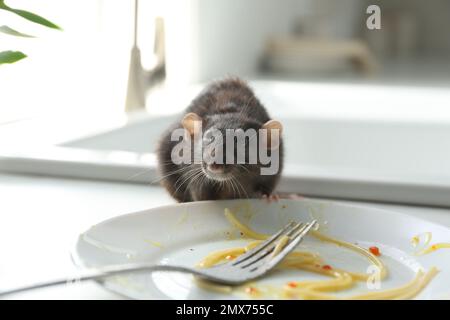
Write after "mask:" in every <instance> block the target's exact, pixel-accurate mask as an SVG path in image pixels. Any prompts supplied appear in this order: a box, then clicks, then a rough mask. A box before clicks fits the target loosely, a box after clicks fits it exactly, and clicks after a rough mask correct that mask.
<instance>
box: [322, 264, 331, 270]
mask: <svg viewBox="0 0 450 320" xmlns="http://www.w3.org/2000/svg"><path fill="white" fill-rule="evenodd" d="M322 269H323V270H331V269H333V268H332V267H331V266H330V265H329V264H326V265H323V266H322Z"/></svg>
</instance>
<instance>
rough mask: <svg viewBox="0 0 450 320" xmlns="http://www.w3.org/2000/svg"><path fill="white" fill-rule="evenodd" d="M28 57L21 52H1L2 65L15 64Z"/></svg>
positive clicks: (0, 60) (0, 62)
mask: <svg viewBox="0 0 450 320" xmlns="http://www.w3.org/2000/svg"><path fill="white" fill-rule="evenodd" d="M26 57H27V56H26V55H25V54H24V53H23V52H20V51H2V52H0V64H4V63H14V62H17V61H19V60H22V59H24V58H26Z"/></svg>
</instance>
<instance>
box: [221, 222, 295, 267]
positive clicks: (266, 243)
mask: <svg viewBox="0 0 450 320" xmlns="http://www.w3.org/2000/svg"><path fill="white" fill-rule="evenodd" d="M294 225H295V222H294V221H291V222H289V223H288V224H287V225H286V226H284V228H283V229H281V230H280V231H278V232H277V233H275V234H274V235H273V236H271V237H270V238H269V239H267V240H265V241H264V242H263V243H261V244H259V245H257V246H256V247H254V248H253V249H252V250H250V251H248V252H246V253H245V254H243V255H241V256H239V257H238V258H237V259H236V260H234V261H233V262H231V263H230V264H231V265H233V266H235V265H237V264H239V263H241V262H243V261H245V260H247V259H249V258H251V257H253V256H254V255H255V254H257V253H258V252H261V250H263V249H264V248H267V247H268V246H269V245H270V244H271V243H274V242H275V240H276V239H277V238H278V237H279V236H281V235H282V234H285V233H286V232H287V231H289V230H290V229H291V228H292V227H293V226H294Z"/></svg>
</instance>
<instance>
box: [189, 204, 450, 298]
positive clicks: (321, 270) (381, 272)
mask: <svg viewBox="0 0 450 320" xmlns="http://www.w3.org/2000/svg"><path fill="white" fill-rule="evenodd" d="M225 216H226V217H227V219H228V220H229V221H230V223H231V224H232V225H233V226H235V227H236V228H237V229H238V230H239V231H240V232H242V233H243V235H244V236H246V237H247V238H250V239H254V240H255V241H252V242H250V243H249V244H247V246H245V247H236V248H230V249H225V250H220V251H216V252H212V253H211V254H209V255H208V256H206V257H205V258H204V259H203V260H202V261H200V262H199V264H198V266H200V267H203V268H208V267H211V266H213V265H215V264H217V263H220V262H223V261H224V260H225V259H226V258H227V257H230V256H232V257H237V256H239V255H241V254H244V253H245V252H247V251H249V250H251V249H252V248H254V247H255V246H257V245H258V244H259V243H261V242H262V241H263V240H265V239H267V238H268V235H265V234H261V233H258V232H256V231H254V230H252V229H250V228H249V227H248V226H246V225H245V224H243V223H242V222H240V221H239V220H238V219H237V218H236V217H235V215H234V214H233V213H232V212H231V211H230V210H228V209H225ZM310 234H311V235H312V236H314V237H316V238H317V239H319V240H321V241H324V242H327V243H331V244H334V245H337V246H340V247H344V248H347V249H349V250H351V251H353V252H356V253H358V254H360V255H362V256H364V257H365V258H366V259H367V260H368V261H369V262H370V263H371V265H373V266H375V267H376V270H378V274H377V276H378V279H379V280H380V281H382V280H383V279H384V278H386V276H387V273H388V271H387V269H386V267H385V265H384V264H383V262H382V261H381V260H380V259H379V258H378V257H377V256H375V255H373V254H372V253H371V252H370V251H368V250H367V249H365V248H362V247H360V246H358V245H355V244H352V243H349V242H346V241H342V240H338V239H335V238H332V237H329V236H326V235H324V234H321V233H320V232H318V231H311V232H310ZM288 240H289V238H288V237H282V238H281V239H280V240H279V241H278V243H277V244H276V248H275V249H274V253H273V255H276V254H278V253H279V252H280V251H281V250H282V249H283V247H284V246H285V245H286V243H287V241H288ZM434 246H438V248H441V247H446V248H447V247H450V244H437V245H434ZM430 248H431V247H430ZM426 250H428V249H426ZM278 268H284V269H287V268H289V269H297V270H302V271H309V272H313V273H317V274H321V275H324V276H328V277H330V278H331V279H329V280H311V281H291V282H289V283H287V284H286V285H285V286H283V287H281V288H278V287H269V286H266V287H263V286H259V287H258V286H257V285H256V284H255V283H250V284H246V285H244V286H241V287H237V288H233V287H229V286H221V285H216V284H211V283H208V284H205V282H204V281H202V282H201V287H203V288H208V289H210V290H214V291H218V292H222V293H232V292H233V291H238V292H244V293H245V294H247V295H249V296H250V297H254V298H256V297H260V296H261V295H263V294H267V295H270V296H272V297H276V298H284V299H321V300H336V299H350V300H376V299H411V298H414V297H415V296H416V295H417V294H419V293H420V292H421V291H422V290H423V288H425V287H426V286H427V284H428V283H429V282H430V281H431V280H432V279H433V277H434V276H435V275H436V274H437V273H438V270H437V269H436V268H435V267H433V268H431V269H430V270H429V271H428V272H425V271H423V270H420V271H418V272H417V273H416V275H415V277H414V278H413V279H412V280H411V281H409V282H408V283H406V284H404V285H403V286H400V287H397V288H393V289H388V290H382V291H372V292H367V293H362V294H358V295H352V296H347V297H342V296H336V295H333V294H332V293H336V292H339V291H343V290H346V289H350V288H352V287H354V286H355V285H356V284H357V283H358V282H366V281H369V280H370V277H373V274H372V275H371V274H366V273H358V272H349V271H346V270H342V269H337V268H333V267H331V266H329V265H327V264H325V263H324V261H323V259H322V258H321V257H320V255H318V254H316V253H312V252H307V251H293V252H291V253H290V254H289V255H288V256H287V257H286V258H285V259H284V260H283V261H282V262H281V263H280V265H279V266H278Z"/></svg>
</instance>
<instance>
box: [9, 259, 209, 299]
mask: <svg viewBox="0 0 450 320" xmlns="http://www.w3.org/2000/svg"><path fill="white" fill-rule="evenodd" d="M157 271H170V272H183V273H190V274H193V275H198V276H202V275H204V274H202V273H200V271H198V270H195V269H192V268H187V267H182V266H173V265H155V264H148V263H132V264H126V265H123V264H122V265H116V266H108V267H102V268H97V269H92V270H89V271H86V272H84V273H83V274H81V275H77V276H74V277H69V278H60V279H56V280H51V281H45V282H41V283H36V284H32V285H27V286H23V287H18V288H15V289H9V290H6V291H0V298H2V297H4V296H6V295H11V294H15V293H20V292H24V291H29V290H35V289H41V288H47V287H53V286H58V285H63V284H73V283H79V282H85V281H91V280H100V279H104V278H108V277H112V276H117V275H121V274H127V273H141V272H150V273H151V272H157Z"/></svg>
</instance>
